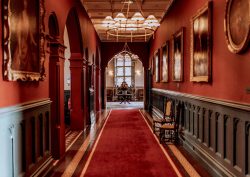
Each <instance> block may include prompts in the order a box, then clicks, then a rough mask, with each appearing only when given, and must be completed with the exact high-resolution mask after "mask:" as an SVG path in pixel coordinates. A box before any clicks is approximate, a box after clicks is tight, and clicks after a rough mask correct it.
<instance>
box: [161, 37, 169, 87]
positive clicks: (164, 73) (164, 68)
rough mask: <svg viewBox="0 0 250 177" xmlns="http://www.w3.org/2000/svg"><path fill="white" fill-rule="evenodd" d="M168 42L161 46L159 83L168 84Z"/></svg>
mask: <svg viewBox="0 0 250 177" xmlns="http://www.w3.org/2000/svg"><path fill="white" fill-rule="evenodd" d="M168 65H169V41H167V42H166V43H165V44H164V45H163V46H162V57H161V82H168Z"/></svg>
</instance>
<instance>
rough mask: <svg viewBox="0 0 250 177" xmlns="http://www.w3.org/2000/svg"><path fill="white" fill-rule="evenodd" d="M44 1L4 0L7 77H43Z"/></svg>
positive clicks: (22, 78) (30, 78)
mask: <svg viewBox="0 0 250 177" xmlns="http://www.w3.org/2000/svg"><path fill="white" fill-rule="evenodd" d="M40 5H41V1H40V0H22V1H20V0H8V1H4V9H5V11H7V12H5V11H4V16H5V17H4V36H5V38H4V44H5V46H4V63H5V66H4V69H5V72H4V77H5V78H7V79H8V80H13V81H14V80H23V81H25V80H39V78H41V75H40V74H41V73H40V72H41V70H42V69H41V57H40V54H41V53H43V52H44V51H41V46H42V45H41V41H42V44H44V39H43V40H41V39H42V38H41V37H40V34H41V29H43V27H44V25H43V23H42V22H43V17H44V15H43V13H44V10H43V9H41V8H43V7H41V6H40ZM6 9H7V10H6ZM41 20H42V21H41Z"/></svg>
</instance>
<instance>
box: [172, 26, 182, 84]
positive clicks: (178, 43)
mask: <svg viewBox="0 0 250 177" xmlns="http://www.w3.org/2000/svg"><path fill="white" fill-rule="evenodd" d="M183 38H184V28H183V27H182V28H181V29H180V30H178V31H177V32H176V33H175V34H174V35H173V42H172V58H173V63H172V81H175V82H181V81H183Z"/></svg>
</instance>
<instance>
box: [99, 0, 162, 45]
mask: <svg viewBox="0 0 250 177" xmlns="http://www.w3.org/2000/svg"><path fill="white" fill-rule="evenodd" d="M135 2H136V0H135ZM122 3H123V6H122V9H121V12H120V13H118V14H117V15H116V17H115V18H114V19H113V18H112V17H111V16H107V17H106V18H105V19H104V20H103V25H104V26H105V27H106V28H107V30H106V33H107V39H108V38H109V36H113V37H116V41H119V39H121V38H123V39H128V40H130V41H131V42H132V41H133V39H135V38H142V37H143V38H144V39H145V41H147V39H148V38H149V37H150V36H152V35H154V32H155V30H156V29H157V27H158V26H160V24H159V22H158V20H157V19H156V18H155V16H154V15H149V16H148V17H147V18H146V19H145V18H144V17H143V15H142V14H143V13H142V10H140V12H136V13H135V14H134V15H133V16H132V17H131V18H129V9H130V5H131V4H132V3H134V1H132V0H124V1H123V2H122ZM137 8H138V4H137ZM138 9H140V8H138ZM124 10H125V12H126V14H125V15H124V14H123V11H124Z"/></svg>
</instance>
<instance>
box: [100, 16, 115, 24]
mask: <svg viewBox="0 0 250 177" xmlns="http://www.w3.org/2000/svg"><path fill="white" fill-rule="evenodd" d="M102 23H103V24H114V23H115V21H114V20H113V18H112V17H111V16H107V17H106V18H105V19H104V20H103V21H102Z"/></svg>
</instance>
